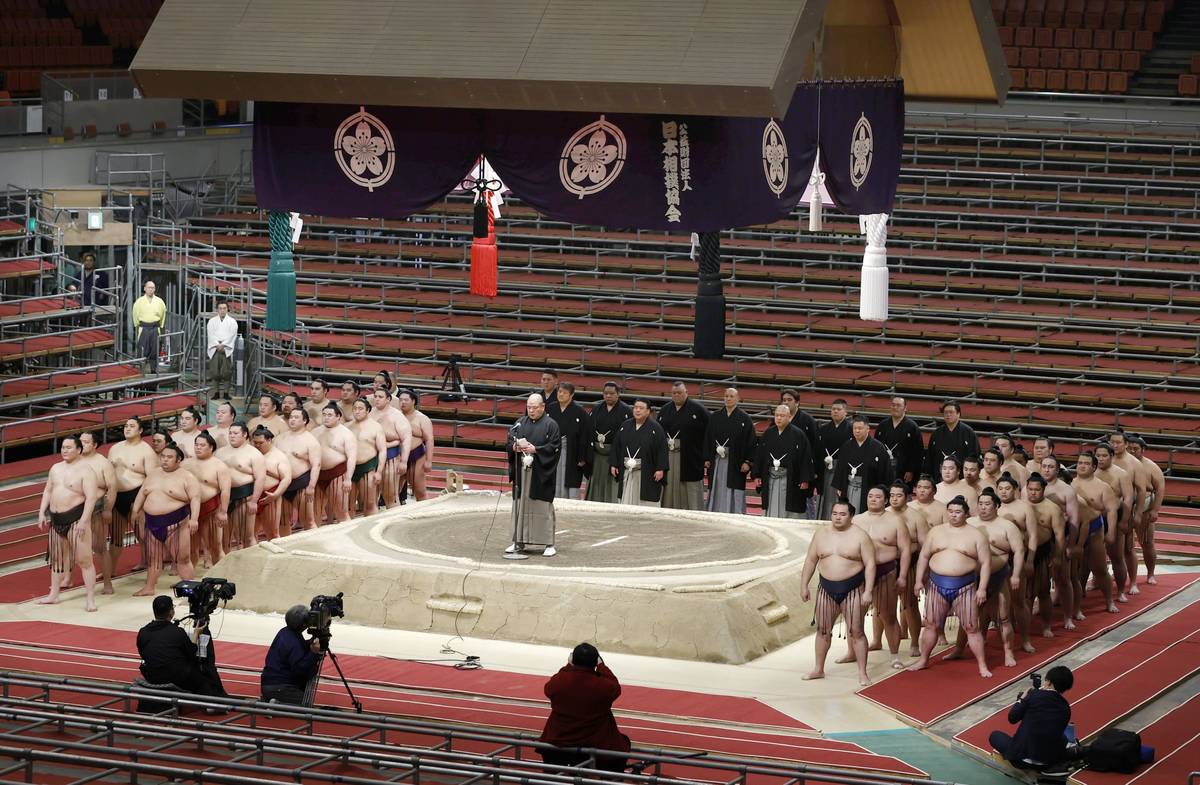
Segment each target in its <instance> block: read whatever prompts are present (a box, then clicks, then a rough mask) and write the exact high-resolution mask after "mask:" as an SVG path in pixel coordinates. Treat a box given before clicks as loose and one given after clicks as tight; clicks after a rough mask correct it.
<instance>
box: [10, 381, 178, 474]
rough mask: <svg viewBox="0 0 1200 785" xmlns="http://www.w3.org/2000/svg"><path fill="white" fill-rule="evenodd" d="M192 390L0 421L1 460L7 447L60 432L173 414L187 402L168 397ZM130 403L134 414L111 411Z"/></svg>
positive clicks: (116, 425)
mask: <svg viewBox="0 0 1200 785" xmlns="http://www.w3.org/2000/svg"><path fill="white" fill-rule="evenodd" d="M191 394H192V391H189V390H179V391H176V392H168V393H155V394H152V395H145V396H141V397H138V398H132V399H128V400H121V401H112V402H110V403H103V404H97V405H95V406H88V407H84V408H80V409H74V410H72V411H62V412H58V413H55V414H46V415H42V416H40V417H30V418H24V419H21V420H17V421H15V422H0V462H3V461H4V460H5V452H6V451H7V450H8V449H9V448H12V447H17V446H20V445H22V444H28V443H30V442H43V441H49V440H53V439H57V438H58V437H61V436H66V435H68V434H73V433H82V432H84V431H101V432H102V431H107V430H108V429H109V428H117V427H119V426H121V425H123V424H124V422H125V420H126V419H128V418H129V417H131V416H133V417H137V418H138V419H139V420H147V419H148V420H157V419H160V418H163V417H169V416H174V415H176V414H178V413H179V412H180V411H182V410H183V409H185V408H187V406H188V405H190V404H181V403H180V402H179V401H172V400H171V399H174V398H179V397H181V396H187V395H191ZM131 405H136V406H138V407H139V412H138V413H137V414H133V415H131V414H129V413H128V412H121V413H120V416H117V414H114V410H117V409H122V408H125V409H127V408H128V407H129V406H131ZM147 405H148V406H149V410H148V411H145V410H144V409H145V407H146V406H147ZM81 415H82V416H85V417H86V419H85V420H83V421H81V420H80V417H81ZM87 415H90V417H87ZM72 420H73V421H72ZM22 430H24V431H27V434H26V435H21V434H20V433H19V432H20V431H22ZM14 432H18V433H17V435H15V436H13V435H12V434H13V433H14Z"/></svg>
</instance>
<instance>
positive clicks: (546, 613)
mask: <svg viewBox="0 0 1200 785" xmlns="http://www.w3.org/2000/svg"><path fill="white" fill-rule="evenodd" d="M510 506H511V498H510V497H509V495H508V494H504V495H499V494H496V493H463V494H454V495H449V496H442V497H439V498H437V499H434V500H431V501H428V502H422V503H421V504H416V505H407V506H405V507H402V508H400V509H398V510H394V511H387V512H383V513H380V514H379V515H376V516H373V517H370V518H364V519H358V520H355V521H351V522H350V523H345V524H339V525H336V526H325V527H322V528H320V529H317V530H314V531H308V532H302V533H300V534H295V535H292V536H290V537H286V538H283V539H279V540H275V541H273V542H269V543H262V544H260V545H259V546H258V547H256V548H250V549H246V550H241V551H236V552H234V553H233V554H231V555H230V556H228V557H227V558H226V559H223V560H222V561H221V563H220V564H218V565H217V566H216V567H214V568H213V569H212V570H211V571H210V572H209V574H210V575H213V576H219V577H225V578H228V579H230V580H232V581H235V582H236V583H237V597H236V599H235V600H234V601H233V602H231V603H230V605H231V607H238V608H246V609H249V610H254V611H260V612H267V611H276V612H282V611H284V610H286V609H287V608H288V607H289V606H291V605H294V604H296V603H305V604H307V602H308V601H309V599H310V598H312V597H313V596H314V595H318V594H335V593H337V592H339V591H341V592H345V594H346V618H347V620H349V621H353V622H355V623H357V624H365V625H372V626H380V627H394V628H399V629H405V630H415V631H419V632H444V633H447V634H461V635H469V636H475V637H484V638H497V639H502V640H509V641H518V642H529V643H542V644H553V645H561V646H574V645H575V644H576V643H578V642H580V641H585V640H586V641H591V642H594V643H595V644H596V645H597V646H599V647H600V648H601V649H606V650H616V651H625V652H630V653H633V654H644V655H650V656H656V657H671V658H681V659H692V660H707V661H712V662H729V663H741V662H746V661H748V660H752V659H754V658H756V657H759V656H761V655H763V654H766V653H767V652H769V651H771V650H773V649H776V648H778V647H780V646H783V645H785V644H788V643H791V642H793V641H795V640H797V639H799V638H801V637H803V636H805V635H808V634H810V633H811V632H812V627H811V621H812V608H811V605H810V604H808V603H804V602H802V601H801V599H800V572H801V569H802V567H803V563H804V554H805V551H806V549H807V547H808V542H809V539H810V537H811V533H812V531H813V529H812V527H811V526H810V525H809V524H807V523H804V522H799V521H771V520H764V519H762V518H752V517H749V516H740V515H717V514H713V513H692V512H681V511H678V510H658V509H653V508H645V507H626V506H622V505H613V504H594V503H591V502H581V501H570V500H565V499H559V500H558V501H557V502H556V503H555V509H556V513H557V518H558V538H557V539H558V542H557V547H558V555H557V556H555V557H552V558H545V557H542V556H541V555H540V554H538V553H536V552H534V553H533V555H531V557H530V558H529V559H528V560H526V561H507V560H505V559H503V558H501V557H502V554H503V551H504V548H505V547H506V546H507V545H508V544H509V541H510V540H509V538H510V523H509V515H510Z"/></svg>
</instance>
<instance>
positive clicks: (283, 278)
mask: <svg viewBox="0 0 1200 785" xmlns="http://www.w3.org/2000/svg"><path fill="white" fill-rule="evenodd" d="M267 229H268V231H269V232H270V235H271V266H270V268H269V269H268V271H267V329H268V330H282V331H290V330H294V329H296V264H295V262H294V260H293V259H292V227H291V224H290V223H289V220H288V214H287V213H283V212H279V211H277V210H272V211H271V212H270V214H269V216H268V219H267Z"/></svg>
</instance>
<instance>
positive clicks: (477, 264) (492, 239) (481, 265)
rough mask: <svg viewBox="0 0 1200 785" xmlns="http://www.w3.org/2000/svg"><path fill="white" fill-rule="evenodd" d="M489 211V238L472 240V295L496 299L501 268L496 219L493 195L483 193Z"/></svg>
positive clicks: (489, 192) (487, 192)
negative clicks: (493, 212) (493, 208)
mask: <svg viewBox="0 0 1200 785" xmlns="http://www.w3.org/2000/svg"><path fill="white" fill-rule="evenodd" d="M483 202H484V205H485V207H486V209H487V225H488V232H487V237H486V238H484V239H481V238H478V237H477V238H475V239H473V240H471V294H478V295H480V296H482V297H495V296H496V293H497V291H498V289H497V286H498V285H499V283H500V268H499V263H498V253H497V250H496V219H495V216H493V215H492V193H491V191H484V192H483Z"/></svg>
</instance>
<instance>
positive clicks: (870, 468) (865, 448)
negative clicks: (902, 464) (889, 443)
mask: <svg viewBox="0 0 1200 785" xmlns="http://www.w3.org/2000/svg"><path fill="white" fill-rule="evenodd" d="M851 432H852V434H853V435H852V436H851V438H850V439H849V440H848V441H846V443H845V444H843V445H842V447H841V449H840V450H839V451H838V456H837V461H836V462H835V463H834V469H833V489H834V491H836V492H837V495H838V497H839V498H842V499H845V500H846V501H848V502H850V504H851V505H852V506H853V507H854V512H855V513H858V512H859V511H861V510H866V509H867V491H869V490H871V488H873V487H875V486H876V485H883V486H888V485H890V484H891V482H892V472H891V466H890V464H889V463H888V454H887V449H886V448H884V446H883V445H882V444H880V443H879V441H878V440H877V439H872V438H871V423H869V422H868V421H867V418H866V417H864V416H862V415H861V414H858V415H855V416H854V420H853V426H852V431H851Z"/></svg>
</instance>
